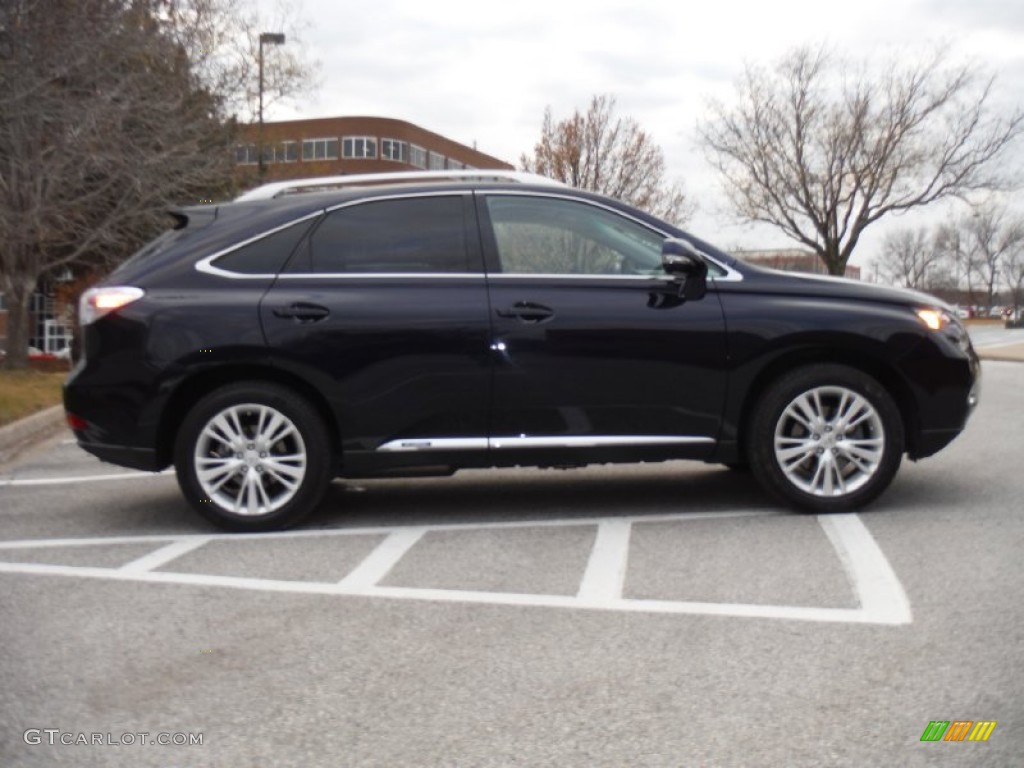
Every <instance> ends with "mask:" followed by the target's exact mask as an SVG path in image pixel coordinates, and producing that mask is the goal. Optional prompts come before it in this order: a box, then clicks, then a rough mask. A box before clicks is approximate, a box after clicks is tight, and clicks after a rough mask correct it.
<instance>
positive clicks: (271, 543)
mask: <svg viewBox="0 0 1024 768" xmlns="http://www.w3.org/2000/svg"><path fill="white" fill-rule="evenodd" d="M764 516H767V517H769V518H771V520H770V522H769V524H767V525H765V524H763V523H762V521H757V520H749V519H747V518H751V517H764ZM736 518H739V519H740V522H739V523H738V524H737V523H736V521H735V519H736ZM758 523H762V524H760V525H759V524H758ZM737 545H738V546H740V547H742V549H743V550H744V551H745V552H747V553H748V556H749V557H750V558H751V560H752V562H754V563H755V567H754V568H752V569H750V570H748V572H747V574H746V578H745V579H744V581H743V583H738V582H737V581H736V579H734V578H731V575H730V573H729V571H730V569H731V567H732V566H731V565H730V561H729V552H730V551H732V550H733V549H734V548H735V547H736V546H737ZM793 547H796V548H798V550H799V551H800V552H802V553H803V555H804V556H803V557H801V559H800V560H799V561H798V560H796V559H794V558H793V557H792V556H791V555H792V552H791V548H793ZM844 568H845V573H844ZM0 573H24V574H36V575H59V576H67V577H79V578H91V579H112V580H118V581H124V580H127V581H143V582H151V583H163V584H168V583H177V584H188V585H193V586H196V585H203V586H214V587H228V588H236V589H248V590H264V591H273V592H295V593H309V594H326V595H338V596H346V595H348V596H362V597H380V598H390V599H406V600H434V601H449V602H468V603H489V604H499V605H520V606H537V607H548V608H570V609H578V608H588V609H598V610H611V611H643V612H652V613H676V614H679V613H703V614H715V615H726V616H756V617H761V618H779V619H806V620H809V621H851V622H869V623H882V624H902V623H907V622H909V621H910V611H909V606H908V605H907V601H906V597H905V595H904V593H903V589H902V587H901V586H900V584H899V581H898V580H897V579H896V577H895V575H894V574H893V572H892V569H891V567H890V566H889V564H888V562H887V561H886V559H885V556H884V555H883V554H882V552H881V550H879V549H878V547H877V545H876V544H875V542H874V540H873V539H872V537H871V534H870V533H869V532H868V531H867V529H866V528H865V527H864V525H863V523H861V521H860V520H859V518H858V517H857V516H856V515H852V514H851V515H832V516H827V517H819V518H817V519H816V520H815V519H813V518H802V517H794V516H787V517H781V516H779V515H777V514H774V513H756V512H732V513H731V512H718V513H711V514H699V513H698V514H694V513H691V514H683V515H665V516H656V517H643V518H635V517H628V516H621V517H614V518H603V519H573V520H544V521H532V522H519V523H487V524H459V525H447V526H415V527H413V526H407V527H399V528H391V529H387V528H370V529H361V528H356V529H336V530H333V531H329V532H328V531H293V532H285V533H272V534H262V535H256V536H239V535H231V534H226V535H216V536H211V535H192V536H178V537H166V538H165V537H115V538H85V539H78V540H71V539H42V540H39V539H35V540H31V539H30V540H24V541H7V542H3V543H0Z"/></svg>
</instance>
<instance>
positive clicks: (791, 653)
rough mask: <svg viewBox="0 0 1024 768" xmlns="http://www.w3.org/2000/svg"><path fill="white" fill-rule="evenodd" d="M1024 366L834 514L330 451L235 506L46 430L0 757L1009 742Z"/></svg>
mask: <svg viewBox="0 0 1024 768" xmlns="http://www.w3.org/2000/svg"><path fill="white" fill-rule="evenodd" d="M993 339H994V343H995V341H997V340H995V337H993ZM1022 384H1024V365H1020V364H1019V363H1011V362H986V363H985V364H984V374H983V384H982V403H981V405H980V406H979V408H978V411H977V412H976V413H975V414H974V416H973V418H972V420H971V423H970V424H969V426H968V429H967V431H966V433H965V434H964V435H962V436H961V437H960V438H959V439H958V440H957V441H956V442H954V443H953V445H951V446H950V447H949V448H948V449H947V450H945V451H944V452H942V453H940V454H939V455H938V456H936V457H933V458H931V459H928V460H925V461H923V462H921V463H920V464H912V463H910V462H906V463H905V464H904V466H903V468H902V470H901V472H900V474H899V476H898V477H897V480H896V482H895V483H894V485H893V487H892V488H891V489H890V490H889V491H888V493H887V494H886V495H885V496H883V498H882V499H881V500H880V501H879V502H878V503H877V504H876V505H874V506H873V507H872V508H871V509H869V510H866V511H864V512H862V513H861V514H858V515H834V516H822V517H815V516H803V515H798V514H794V513H791V512H790V511H788V510H786V509H783V508H780V507H778V506H776V505H774V504H773V503H771V502H770V501H769V500H768V499H767V498H766V497H765V496H764V495H763V494H762V492H761V491H760V489H759V488H758V487H757V485H756V483H755V482H754V480H753V478H752V477H750V476H749V475H746V474H744V473H738V472H733V471H730V470H726V469H724V468H719V467H713V466H707V465H702V464H698V463H682V462H675V463H667V464H663V465H638V466H628V467H592V468H588V469H585V470H570V471H554V470H549V471H540V470H510V471H501V472H465V473H460V474H459V475H456V476H455V477H454V478H450V479H420V480H390V481H367V482H349V483H341V482H336V483H335V484H334V486H333V487H332V489H331V491H330V493H329V495H328V498H327V501H326V503H325V504H324V505H323V506H322V508H321V509H320V510H319V511H318V512H317V513H315V514H314V515H313V516H311V517H310V519H309V520H308V521H307V523H306V524H305V525H304V526H303V527H301V528H300V529H298V530H295V531H289V532H285V533H279V534H263V535H249V536H239V535H225V534H221V533H219V532H217V531H216V530H214V529H212V528H210V527H209V526H208V525H207V524H206V523H205V522H204V521H202V520H201V519H200V518H198V517H197V516H195V515H194V514H193V513H192V512H190V510H188V509H187V508H186V506H185V504H184V503H183V501H182V500H181V499H180V497H179V494H178V489H177V486H176V484H175V480H174V478H173V476H172V475H170V474H166V473H165V474H162V475H156V476H154V475H143V474H140V473H134V472H130V471H127V470H120V469H117V468H114V467H111V466H109V465H103V464H100V463H99V462H98V461H96V460H94V459H92V458H91V457H89V456H87V455H86V454H84V453H83V452H81V451H80V450H79V449H78V448H77V447H76V446H75V445H74V444H73V443H72V442H71V441H70V435H69V434H63V435H61V436H59V437H58V438H56V439H54V440H53V441H51V442H50V443H48V444H46V445H45V446H42V447H41V448H40V449H38V450H37V451H36V452H34V453H33V454H31V455H28V456H26V457H24V458H23V459H22V460H21V461H20V462H19V463H18V464H16V465H10V466H7V467H4V468H2V469H0V583H2V590H0V595H2V597H0V600H2V603H0V605H2V610H0V615H2V616H3V621H2V626H0V643H2V648H3V649H4V650H3V653H2V661H0V734H2V735H0V765H5V766H6V765H14V766H21V765H25V766H35V765H38V766H49V765H75V766H91V765H96V766H111V765H125V766H149V765H153V766H166V765H189V766H205V765H210V766H235V765H238V766H250V765H254V766H263V765H266V766H290V765H295V766H310V765H336V766H508V765H526V766H547V765H557V766H587V767H590V766H690V765H708V766H718V765H727V766H731V765H737V766H747V765H782V766H803V765H806V766H820V765H850V766H863V765H889V764H896V763H897V762H898V763H901V764H904V765H908V766H931V765H997V766H999V765H1007V766H1009V765H1017V764H1019V756H1020V755H1021V754H1022V753H1024V704H1022V703H1021V700H1020V692H1021V690H1024V670H1022V665H1021V652H1020V648H1021V647H1022V642H1024V607H1022V603H1021V600H1020V597H1019V596H1020V594H1021V593H1022V590H1024V561H1022V559H1021V552H1022V549H1024V547H1022V545H1024V522H1022V515H1021V512H1020V510H1021V509H1022V508H1024V480H1022V478H1021V445H1022V440H1021V434H1022V431H1024V387H1022V386H1021V385H1022ZM934 720H950V721H954V720H973V721H981V720H988V721H997V723H998V724H997V726H996V727H995V729H994V731H993V732H992V735H991V737H990V738H989V740H988V741H987V742H985V743H973V742H963V743H956V742H937V743H925V742H921V741H920V738H921V735H922V733H923V732H924V730H925V729H926V727H927V726H928V724H929V722H930V721H934ZM29 729H38V730H40V731H45V730H46V729H49V730H50V731H57V732H59V733H58V736H59V735H60V734H72V735H73V736H75V737H77V736H78V735H79V734H85V735H86V736H88V737H89V738H87V739H86V741H91V740H92V738H91V737H92V735H94V734H102V735H103V736H104V739H102V741H103V743H102V744H96V743H89V744H83V743H76V744H66V743H65V744H62V743H60V739H59V738H58V739H57V743H55V744H53V745H51V744H48V743H46V741H45V739H43V743H30V742H31V741H32V739H31V738H28V739H27V738H25V736H24V734H25V732H26V731H27V730H29ZM128 733H131V734H142V733H145V734H149V735H154V736H155V735H156V734H158V733H165V734H202V744H193V745H178V744H168V745H161V744H154V745H150V744H149V743H146V744H143V743H142V742H143V741H144V740H143V739H141V738H139V737H138V736H134V737H133V739H132V743H126V742H127V740H126V739H124V738H123V736H124V735H125V734H128ZM147 738H148V737H147ZM67 740H71V741H75V739H74V738H72V739H66V740H65V741H67ZM112 741H117V742H118V743H116V744H114V743H110V742H112Z"/></svg>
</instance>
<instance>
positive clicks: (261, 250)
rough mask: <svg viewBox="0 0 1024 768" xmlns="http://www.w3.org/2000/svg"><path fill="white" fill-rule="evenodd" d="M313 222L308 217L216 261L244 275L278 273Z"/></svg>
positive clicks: (221, 266)
mask: <svg viewBox="0 0 1024 768" xmlns="http://www.w3.org/2000/svg"><path fill="white" fill-rule="evenodd" d="M312 223H313V222H312V221H308V220H307V221H300V222H299V223H298V224H293V225H292V226H290V227H287V228H285V229H282V230H281V231H280V232H275V233H274V234H272V235H267V236H266V237H261V238H260V239H259V240H257V241H255V242H252V243H249V244H248V245H244V246H242V247H241V248H239V249H237V250H234V251H232V252H231V253H226V254H224V255H223V256H221V257H220V258H219V259H217V260H216V261H214V262H213V264H214V266H216V267H219V268H220V269H226V270H228V271H229V272H240V273H241V274H243V275H276V274H277V273H278V272H280V271H281V268H282V267H283V266H284V263H285V261H286V260H287V259H288V257H289V256H291V254H292V251H294V250H295V246H297V245H298V244H299V241H300V240H301V239H302V236H303V235H304V234H306V232H307V231H308V230H309V228H310V226H311V225H312Z"/></svg>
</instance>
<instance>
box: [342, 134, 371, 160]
mask: <svg viewBox="0 0 1024 768" xmlns="http://www.w3.org/2000/svg"><path fill="white" fill-rule="evenodd" d="M341 156H342V157H351V158H362V157H367V158H374V157H376V156H377V139H375V138H374V137H373V136H346V137H345V138H344V139H342V142H341Z"/></svg>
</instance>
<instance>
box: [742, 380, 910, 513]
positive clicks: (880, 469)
mask: <svg viewBox="0 0 1024 768" xmlns="http://www.w3.org/2000/svg"><path fill="white" fill-rule="evenodd" d="M752 413H753V417H752V421H751V423H750V429H749V432H748V435H747V438H748V439H747V446H748V447H747V450H748V456H749V459H750V464H751V468H752V469H753V470H754V476H755V477H756V478H757V479H758V481H759V482H760V483H761V485H762V486H764V488H766V489H767V490H768V491H769V492H771V493H772V494H774V495H775V496H777V497H778V498H780V499H782V500H783V501H785V502H786V503H788V504H790V505H792V506H795V507H796V508H798V509H800V510H803V511H807V512H815V513H822V512H845V511H849V510H852V509H857V508H860V507H862V506H864V505H865V504H867V503H869V502H871V501H873V500H874V499H875V498H877V497H878V495H879V494H881V493H882V491H884V490H885V489H886V488H887V487H888V486H889V484H890V483H891V482H892V479H893V477H894V476H895V475H896V470H898V469H899V466H900V462H901V461H902V459H903V449H904V448H903V446H904V432H903V421H902V418H901V417H900V412H899V409H898V408H897V407H896V404H895V403H894V402H893V399H892V397H890V395H889V394H888V392H886V390H885V389H884V388H883V387H882V386H881V385H880V384H879V383H878V382H877V381H876V380H875V379H873V378H872V377H871V376H868V375H867V374H865V373H863V372H862V371H859V370H857V369H855V368H850V367H847V366H845V365H833V364H828V365H817V366H808V367H805V368H798V369H796V370H794V371H792V372H791V373H788V374H786V375H785V376H782V377H781V378H779V379H778V380H776V381H775V382H773V383H772V384H771V386H770V387H769V388H768V389H767V391H766V392H765V393H764V395H763V396H762V397H761V399H760V400H759V401H758V403H757V404H756V406H755V408H754V410H753V411H752Z"/></svg>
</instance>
